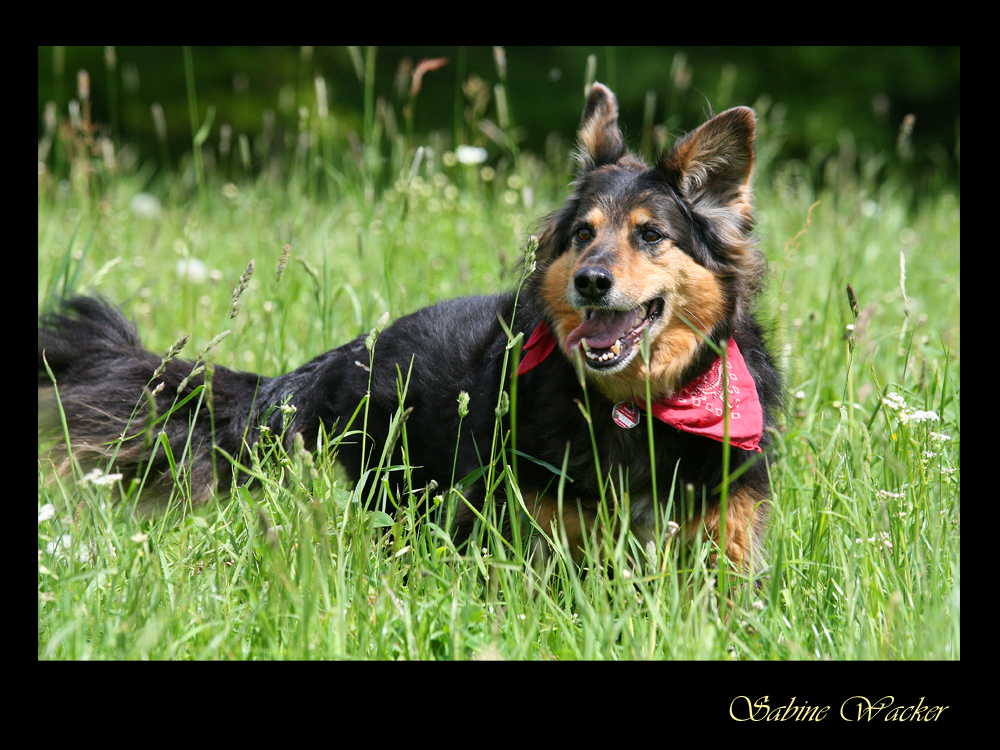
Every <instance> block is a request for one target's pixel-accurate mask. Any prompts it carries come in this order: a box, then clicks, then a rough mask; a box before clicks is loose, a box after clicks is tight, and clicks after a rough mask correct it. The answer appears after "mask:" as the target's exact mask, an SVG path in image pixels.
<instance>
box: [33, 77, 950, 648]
mask: <svg viewBox="0 0 1000 750" xmlns="http://www.w3.org/2000/svg"><path fill="white" fill-rule="evenodd" d="M496 95H497V96H501V97H505V96H507V95H508V94H507V92H506V91H505V90H504V88H503V87H502V86H501V87H499V88H498V89H497V91H496ZM510 96H511V97H512V98H513V102H512V103H513V105H514V106H515V108H516V93H513V94H510ZM582 102H583V99H582V96H581V106H582ZM508 104H509V103H508ZM721 104H725V103H721ZM721 104H720V106H718V109H720V110H721V109H722V108H723V107H722V106H721ZM755 106H756V107H757V110H758V115H759V117H760V132H759V134H758V144H759V171H758V174H757V177H756V181H755V195H756V202H757V210H758V224H759V233H760V236H761V242H762V246H763V248H764V250H765V252H766V255H767V258H768V262H769V266H770V269H771V275H770V283H769V287H768V289H767V291H766V293H765V295H764V297H763V299H762V301H761V313H762V315H763V317H764V318H765V319H767V320H769V321H771V323H772V327H773V334H772V347H773V351H774V352H775V354H776V356H777V358H778V360H779V362H780V365H781V368H782V370H783V372H784V373H785V377H786V385H787V403H786V408H785V411H784V413H783V415H782V417H781V423H780V429H779V430H778V431H777V433H776V435H775V438H776V439H775V450H774V456H773V458H774V463H773V466H772V469H771V471H772V478H773V479H772V481H773V488H774V502H773V509H772V512H771V524H770V532H769V543H768V548H769V554H770V560H769V565H768V567H767V571H766V574H765V576H764V578H763V581H762V587H761V590H760V594H759V595H750V594H747V595H746V596H743V597H741V598H739V599H738V600H737V601H736V602H734V603H732V604H725V603H720V601H719V596H718V594H717V592H718V590H719V589H718V587H717V582H718V577H719V572H718V571H716V570H714V569H713V568H712V567H711V566H710V565H709V562H708V561H709V556H710V555H711V552H712V550H711V549H709V548H708V546H707V545H705V546H703V547H701V548H696V549H691V550H681V549H677V546H676V545H674V544H672V541H671V540H669V539H664V540H663V543H662V544H661V545H660V546H659V547H658V548H655V549H653V548H648V547H647V548H637V547H636V545H635V544H634V543H633V540H630V539H629V538H628V536H627V534H623V535H621V536H619V537H616V538H611V539H609V540H608V544H607V547H606V548H605V549H603V550H601V555H602V560H601V561H600V562H594V561H593V560H591V561H589V563H588V564H587V565H586V566H585V567H586V568H587V570H586V571H585V574H583V575H581V574H580V573H579V572H578V571H577V570H576V569H575V567H574V566H573V564H572V562H571V561H569V560H568V558H567V557H566V556H565V555H564V554H561V553H559V552H558V551H557V553H556V554H554V555H553V557H552V558H551V560H550V561H549V562H548V564H547V566H546V567H544V569H542V570H539V571H536V572H534V573H532V574H530V575H529V574H528V573H527V572H526V560H525V556H526V549H525V547H524V546H523V545H521V544H513V545H509V544H504V543H502V542H501V541H500V540H498V539H497V538H495V535H494V534H492V533H491V532H490V531H489V529H487V531H486V533H485V536H484V539H483V542H482V545H475V546H473V548H472V549H471V550H470V551H469V552H467V553H464V554H459V552H458V551H456V550H455V548H454V546H453V545H451V544H450V540H449V539H448V538H447V536H446V535H444V534H443V533H441V532H440V530H439V529H437V527H435V526H434V525H433V524H429V523H421V510H420V504H419V503H409V504H407V505H404V506H403V508H402V510H400V511H399V512H398V513H396V514H392V513H391V511H392V509H393V508H394V507H395V506H396V505H397V504H398V503H399V500H400V498H399V496H398V494H397V491H396V489H395V488H394V487H391V486H389V485H388V483H387V482H383V483H382V484H381V485H379V486H378V487H377V488H376V489H377V496H376V497H375V498H374V499H373V502H371V503H370V504H366V503H364V502H362V500H363V499H362V498H359V497H358V496H357V495H356V493H354V491H353V490H354V488H353V486H352V484H351V483H350V482H349V481H348V480H347V479H346V477H345V475H344V473H343V472H342V471H341V470H340V469H339V468H338V467H337V466H336V464H335V461H334V457H335V452H336V441H335V440H333V439H331V441H329V444H328V445H327V446H326V448H325V449H324V450H321V451H319V452H318V453H317V454H315V455H312V454H307V453H305V452H303V451H298V450H292V451H290V452H289V453H287V454H286V453H284V452H282V451H281V450H280V449H278V448H277V447H276V445H275V444H274V443H268V444H262V445H260V446H259V449H258V451H257V452H256V454H255V457H254V460H253V462H252V464H251V465H250V466H248V467H247V468H248V469H249V470H250V471H251V473H252V474H253V475H254V476H255V478H256V479H257V482H256V486H255V488H253V489H248V488H246V487H231V488H223V489H222V491H220V493H219V495H218V497H217V502H216V503H215V504H211V505H210V506H208V507H203V508H199V509H195V510H193V511H191V510H189V509H185V508H184V507H183V506H184V503H183V499H184V498H183V491H180V492H179V493H178V503H177V507H176V508H174V509H172V510H171V511H170V512H167V513H166V514H165V515H163V516H161V517H158V518H155V519H145V520H140V519H137V518H135V517H134V516H133V515H132V514H130V513H129V512H127V509H126V507H124V506H127V504H128V502H129V501H130V500H134V496H133V495H134V492H135V488H130V487H124V488H123V487H119V486H118V484H119V483H118V482H117V481H116V479H115V477H114V475H113V474H109V473H108V472H107V471H97V472H90V473H87V472H84V471H82V470H80V469H79V468H78V467H72V468H71V471H70V473H69V474H67V475H58V474H57V473H56V472H55V471H54V470H53V464H52V461H51V460H49V458H47V457H45V456H44V450H45V448H46V447H47V443H45V442H44V441H41V440H40V442H39V455H41V456H42V457H41V458H40V459H39V460H38V464H37V466H38V469H37V470H38V485H37V487H38V510H39V515H38V599H37V606H38V658H39V659H58V660H66V659H257V660H262V659H267V660H270V659H373V660H385V659H392V660H396V659H405V660H413V659H440V660H467V659H524V660H576V659H599V660H631V659H641V660H649V659H711V660H845V659H846V660H856V659H889V660H911V659H934V660H957V659H959V658H960V549H961V547H960V529H959V525H960V506H959V487H960V451H959V448H960V435H961V432H960V408H959V396H960V373H961V359H960V351H961V349H960V313H959V310H960V259H959V258H960V199H959V195H958V192H957V188H955V187H948V185H947V184H946V183H943V184H942V186H941V187H940V188H939V189H935V190H933V191H927V192H925V193H922V194H920V195H915V194H914V191H913V190H912V189H910V187H909V185H908V184H907V182H906V180H905V179H903V178H902V177H900V176H899V175H901V174H902V170H899V171H898V172H897V171H896V170H895V169H894V167H895V166H896V162H897V161H898V160H900V159H901V158H902V156H901V153H902V149H901V151H900V153H893V154H865V153H860V154H857V153H855V154H850V155H844V158H841V159H828V160H823V161H819V160H816V161H810V160H803V161H794V162H792V161H786V162H781V161H777V160H775V159H773V158H772V151H773V150H772V149H771V148H770V147H769V145H768V144H769V143H773V142H776V141H777V139H779V138H780V135H781V132H782V121H781V112H780V109H779V108H777V107H772V106H769V105H768V103H767V102H766V101H764V100H762V101H759V102H757V103H756V105H755ZM397 120H398V121H400V122H404V124H405V120H404V118H402V117H399V118H396V117H392V116H389V114H387V110H386V108H382V107H379V106H377V105H376V103H375V102H374V100H370V101H369V102H368V108H367V110H366V117H365V123H364V126H363V129H362V133H361V136H362V137H361V139H360V141H359V142H357V143H356V144H355V146H354V147H353V148H342V147H339V146H337V144H340V143H342V141H343V139H342V132H341V130H342V128H343V124H342V123H338V122H337V121H335V120H334V119H333V118H332V117H330V116H329V115H328V114H326V113H325V112H323V111H322V108H320V107H316V108H313V109H311V110H310V111H309V112H308V115H307V116H305V117H304V118H303V123H302V132H301V134H300V135H299V136H298V138H297V139H296V140H295V142H294V144H293V146H292V147H290V148H289V150H288V154H287V156H286V157H285V158H286V161H285V164H284V168H283V169H282V170H280V171H278V170H268V169H266V168H265V169H261V170H259V171H258V172H256V173H255V174H253V175H251V173H250V170H249V166H250V165H251V161H252V159H253V158H258V157H256V156H254V157H252V158H251V156H250V155H251V153H253V149H254V148H255V145H254V144H252V143H251V142H250V141H249V140H248V139H245V138H237V139H235V140H234V141H233V142H232V143H230V144H228V145H226V146H225V147H223V144H221V143H219V142H217V141H216V140H215V138H216V136H213V135H211V132H212V131H209V130H207V129H205V128H200V127H192V130H193V131H196V132H197V134H196V136H195V138H194V142H193V144H192V153H191V156H190V157H189V158H188V159H186V161H185V163H184V164H183V165H182V167H181V168H180V169H179V170H177V172H176V173H173V174H169V175H161V176H158V177H157V178H156V179H155V180H152V179H151V175H150V174H149V172H148V171H147V170H146V169H145V168H143V167H142V166H141V165H136V166H134V167H129V166H128V165H127V164H125V161H126V159H125V156H126V154H118V161H117V162H115V163H112V162H109V160H108V154H107V151H106V150H105V151H104V152H101V151H100V149H99V148H98V146H99V145H100V142H99V141H94V139H92V138H89V137H87V136H88V134H87V133H86V132H85V127H86V122H84V123H83V124H82V125H79V126H78V128H77V129H76V130H74V131H66V132H60V133H57V134H54V135H53V143H52V148H53V150H54V151H53V152H52V153H53V154H54V153H55V151H59V153H61V154H64V155H65V156H61V157H58V158H57V157H55V156H52V157H51V158H49V159H48V160H47V163H48V164H49V169H43V168H41V166H40V170H39V182H38V293H37V300H38V307H39V310H40V311H41V310H43V309H45V308H46V306H48V305H49V304H51V301H52V300H53V299H55V298H57V297H58V296H59V295H62V294H66V293H69V292H94V293H97V294H99V295H101V296H103V297H105V298H107V299H109V300H111V301H113V302H115V303H116V304H121V305H123V307H124V310H125V311H126V313H127V315H128V316H129V317H130V318H131V319H133V320H134V321H135V322H136V323H137V325H138V327H139V330H140V333H141V334H142V336H143V340H144V343H145V345H146V347H147V348H148V349H150V350H151V351H154V352H158V353H161V352H167V351H168V349H171V347H172V346H173V345H174V344H175V342H177V341H178V340H179V339H180V338H181V337H182V336H183V335H185V334H186V335H189V337H190V338H189V341H188V342H187V344H186V346H185V348H184V349H183V351H181V353H180V354H179V355H178V356H180V357H183V358H187V359H190V360H194V359H195V358H196V357H199V353H200V352H201V353H202V354H201V359H202V360H203V361H204V363H205V364H206V366H207V367H208V368H209V372H210V370H211V367H212V366H213V364H219V365H224V366H227V367H232V368H236V369H240V370H247V371H253V372H260V373H264V374H268V375H275V374H279V373H282V372H287V371H288V370H291V369H293V368H295V367H297V366H299V365H300V364H302V363H304V362H305V361H307V360H309V359H310V358H312V357H313V356H315V355H317V354H319V353H321V352H323V351H326V350H327V349H329V348H332V347H334V346H337V345H339V344H342V343H344V342H346V341H348V340H350V339H352V338H354V337H356V336H358V335H360V334H364V333H367V332H369V331H372V330H373V329H375V328H376V326H377V323H378V322H379V321H380V319H381V318H383V316H384V315H385V314H386V313H388V316H389V319H396V318H398V317H400V316H402V315H404V314H406V313H407V312H410V311H412V310H414V309H417V308H419V307H421V306H424V305H429V304H433V303H434V302H436V301H438V300H440V299H444V298H449V297H454V296H459V295H463V294H471V293H490V292H493V291H495V290H498V289H501V288H511V287H513V286H515V285H516V284H517V283H518V278H517V263H518V261H519V259H520V258H521V255H522V253H523V250H524V247H525V245H526V242H527V239H528V237H529V235H530V233H531V230H532V228H533V227H534V226H537V224H536V220H537V219H538V218H539V217H541V216H544V215H545V214H547V213H548V212H550V211H552V210H554V209H555V208H556V207H557V206H558V205H559V203H560V201H561V200H562V198H563V197H564V196H565V195H566V193H567V187H566V186H567V183H568V181H569V180H570V179H571V168H572V162H571V158H570V154H569V152H570V150H571V148H572V138H573V134H572V133H564V134H561V136H562V140H561V142H557V141H555V140H554V141H553V143H552V144H551V145H552V147H551V148H550V149H548V151H547V153H546V154H544V155H533V154H528V153H521V152H519V150H518V149H517V148H516V146H514V145H513V140H512V139H511V138H509V137H504V133H505V131H504V122H503V120H502V118H498V119H497V123H498V124H497V125H496V126H495V128H496V132H492V135H493V140H492V141H489V142H487V141H485V140H482V139H481V140H480V141H479V142H476V143H470V144H463V145H464V146H466V147H465V148H456V147H455V145H454V144H453V143H452V142H451V140H450V138H446V137H444V136H431V137H429V138H427V139H426V140H425V141H423V142H421V143H420V144H419V145H420V146H421V148H419V149H418V148H417V145H418V144H417V142H416V141H415V139H414V138H413V136H412V135H411V134H410V133H409V132H408V130H407V128H405V127H397ZM201 124H202V123H193V125H201ZM696 124H698V123H690V124H689V125H688V127H693V126H694V125H696ZM490 132H491V131H489V130H487V129H484V130H482V131H479V133H480V136H482V134H483V133H486V134H487V135H489V133H490ZM660 137H661V139H662V137H663V134H662V133H661V134H660ZM667 138H669V136H667ZM654 140H655V139H654ZM483 146H488V147H489V150H490V154H491V157H490V158H489V159H488V161H485V162H483V161H481V159H482V156H483V154H484V153H485V152H483V151H477V150H475V148H479V147H483ZM58 159H65V161H63V162H62V164H61V166H62V167H64V168H65V170H66V172H67V176H66V178H65V179H63V178H61V177H54V176H53V173H55V172H57V171H58V169H57V168H58V167H59V166H60V164H58V163H57V161H58ZM241 162H242V164H243V165H244V166H245V167H248V169H246V174H245V175H243V176H237V177H232V176H229V177H226V176H223V175H224V170H223V169H222V166H223V165H224V164H230V165H235V167H236V168H234V169H230V170H229V174H230V175H232V174H233V173H237V175H239V173H240V171H241V170H240V169H239V167H240V164H241ZM40 164H41V162H40ZM817 165H821V166H817ZM251 260H252V261H254V266H253V270H252V273H250V274H249V275H247V273H246V272H247V268H248V264H249V263H250V261H251ZM279 269H280V270H279ZM241 282H242V283H241ZM241 286H242V287H243V288H242V290H241V292H240V294H239V304H238V310H237V311H236V313H235V316H233V315H232V312H233V310H232V308H233V297H234V289H237V288H239V287H241ZM225 332H227V333H226V335H225V336H224V337H223V338H221V340H219V339H218V337H219V336H220V334H223V333H225ZM210 342H212V345H211V347H206V345H207V344H209V343H210ZM206 349H207V351H206ZM456 408H458V404H456ZM402 430H403V433H402V434H403V437H402V439H403V441H404V444H405V441H407V440H408V441H416V440H419V439H420V436H419V435H414V434H408V433H406V430H405V426H403V428H402ZM123 494H124V498H125V499H124V501H122V500H120V497H121V495H123ZM420 499H421V501H422V502H423V504H424V505H423V507H429V506H433V505H434V504H436V503H442V502H443V503H447V502H457V501H458V500H457V499H456V498H454V497H450V496H449V493H448V492H446V491H445V490H444V489H442V488H438V489H436V490H432V491H429V492H427V493H425V495H424V496H423V497H422V498H420ZM612 512H613V511H612Z"/></svg>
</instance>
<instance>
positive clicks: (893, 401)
mask: <svg viewBox="0 0 1000 750" xmlns="http://www.w3.org/2000/svg"><path fill="white" fill-rule="evenodd" d="M882 403H883V404H885V405H886V406H887V407H888V408H890V409H892V410H893V411H899V410H900V409H905V408H906V401H905V400H904V399H903V397H902V396H900V395H899V394H898V393H896V392H895V391H893V392H891V393H887V394H885V398H883V399H882Z"/></svg>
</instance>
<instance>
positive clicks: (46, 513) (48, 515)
mask: <svg viewBox="0 0 1000 750" xmlns="http://www.w3.org/2000/svg"><path fill="white" fill-rule="evenodd" d="M55 517H56V506H54V505H53V504H52V503H46V504H45V505H43V506H42V507H41V508H40V509H39V510H38V525H39V526H41V525H42V522H43V521H51V520H52V519H53V518H55Z"/></svg>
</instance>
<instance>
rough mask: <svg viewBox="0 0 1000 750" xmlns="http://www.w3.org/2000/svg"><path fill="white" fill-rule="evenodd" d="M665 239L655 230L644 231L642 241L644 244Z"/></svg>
mask: <svg viewBox="0 0 1000 750" xmlns="http://www.w3.org/2000/svg"><path fill="white" fill-rule="evenodd" d="M661 239H663V235H662V234H660V233H659V232H657V231H656V230H655V229H643V230H642V241H643V242H650V243H652V242H658V241H659V240H661Z"/></svg>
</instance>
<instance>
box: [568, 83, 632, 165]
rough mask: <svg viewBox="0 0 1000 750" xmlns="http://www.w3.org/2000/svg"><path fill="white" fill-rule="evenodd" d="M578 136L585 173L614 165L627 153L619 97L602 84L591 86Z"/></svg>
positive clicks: (581, 162) (581, 161)
mask: <svg viewBox="0 0 1000 750" xmlns="http://www.w3.org/2000/svg"><path fill="white" fill-rule="evenodd" d="M577 139H578V140H579V143H580V154H579V156H580V171H581V172H589V171H590V170H591V169H594V168H595V167H600V166H602V165H604V164H614V163H615V162H617V161H618V160H619V159H620V158H621V157H622V156H623V155H624V154H625V138H624V137H623V136H622V131H621V130H620V129H619V128H618V100H616V99H615V95H614V94H612V93H611V89H609V88H608V87H607V86H605V85H604V84H602V83H594V85H593V86H591V87H590V93H589V94H588V95H587V106H586V107H585V108H584V110H583V120H582V122H581V123H580V132H579V134H578V135H577Z"/></svg>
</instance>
